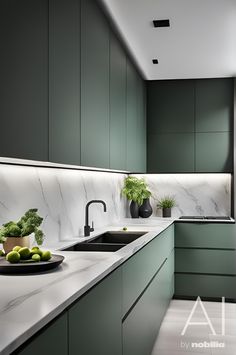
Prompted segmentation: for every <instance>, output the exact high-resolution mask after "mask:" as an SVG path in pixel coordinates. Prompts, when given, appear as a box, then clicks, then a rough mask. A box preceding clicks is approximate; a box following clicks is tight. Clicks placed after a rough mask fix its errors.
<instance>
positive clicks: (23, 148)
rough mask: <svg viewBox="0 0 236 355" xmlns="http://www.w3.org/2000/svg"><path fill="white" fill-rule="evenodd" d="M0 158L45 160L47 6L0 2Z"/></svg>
mask: <svg viewBox="0 0 236 355" xmlns="http://www.w3.org/2000/svg"><path fill="white" fill-rule="evenodd" d="M0 23H1V31H0V33H1V34H0V39H1V67H0V77H1V86H0V87H1V88H0V95H1V105H0V116H1V132H2V134H1V140H0V156H1V157H15V158H24V159H33V160H48V1H47V0H35V1H31V0H22V1H17V0H3V1H1V3H0Z"/></svg>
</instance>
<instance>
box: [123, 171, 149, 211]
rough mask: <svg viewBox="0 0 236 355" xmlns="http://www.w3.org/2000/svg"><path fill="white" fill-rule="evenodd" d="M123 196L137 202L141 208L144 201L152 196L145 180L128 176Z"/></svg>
mask: <svg viewBox="0 0 236 355" xmlns="http://www.w3.org/2000/svg"><path fill="white" fill-rule="evenodd" d="M122 194H123V195H124V196H126V197H127V199H128V200H130V201H134V202H137V204H138V205H139V206H141V205H142V203H143V200H144V199H146V198H149V197H150V196H151V192H150V191H149V190H148V188H147V183H146V181H145V180H144V179H138V178H136V177H135V176H128V177H127V178H126V179H125V184H124V187H123V189H122Z"/></svg>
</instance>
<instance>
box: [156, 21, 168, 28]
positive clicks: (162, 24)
mask: <svg viewBox="0 0 236 355" xmlns="http://www.w3.org/2000/svg"><path fill="white" fill-rule="evenodd" d="M153 25H154V27H170V20H153Z"/></svg>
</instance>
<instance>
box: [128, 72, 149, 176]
mask: <svg viewBox="0 0 236 355" xmlns="http://www.w3.org/2000/svg"><path fill="white" fill-rule="evenodd" d="M137 105H138V113H137V155H138V157H139V162H138V166H137V171H138V172H141V173H146V170H147V166H146V165H147V163H146V160H147V147H146V145H147V135H146V84H145V82H144V80H143V79H142V78H141V77H138V78H137ZM128 139H129V137H128Z"/></svg>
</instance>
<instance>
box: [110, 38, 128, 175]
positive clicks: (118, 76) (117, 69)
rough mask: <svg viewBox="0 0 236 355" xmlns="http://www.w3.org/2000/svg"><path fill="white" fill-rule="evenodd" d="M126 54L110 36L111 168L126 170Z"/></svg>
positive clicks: (115, 39)
mask: <svg viewBox="0 0 236 355" xmlns="http://www.w3.org/2000/svg"><path fill="white" fill-rule="evenodd" d="M126 141H127V134H126V54H125V52H124V50H123V48H122V46H121V44H120V42H119V41H118V39H117V38H116V37H115V35H113V34H112V33H111V34H110V168H111V169H119V170H126V147H127V143H126Z"/></svg>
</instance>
